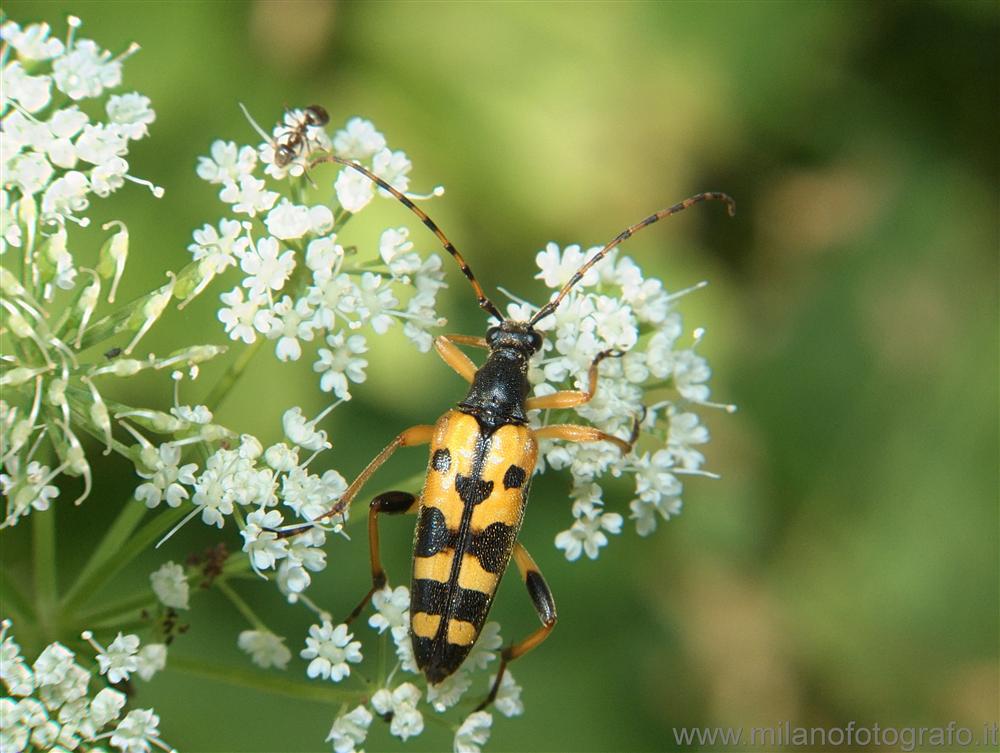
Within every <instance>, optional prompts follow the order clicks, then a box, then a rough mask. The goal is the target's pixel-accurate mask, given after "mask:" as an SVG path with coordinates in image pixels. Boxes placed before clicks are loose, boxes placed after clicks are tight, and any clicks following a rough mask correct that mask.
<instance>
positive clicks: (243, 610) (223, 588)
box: [215, 578, 271, 632]
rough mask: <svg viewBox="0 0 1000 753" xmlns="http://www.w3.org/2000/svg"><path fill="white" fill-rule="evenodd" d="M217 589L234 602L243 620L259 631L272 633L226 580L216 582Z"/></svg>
mask: <svg viewBox="0 0 1000 753" xmlns="http://www.w3.org/2000/svg"><path fill="white" fill-rule="evenodd" d="M215 587H216V588H218V589H219V591H220V593H222V594H223V595H224V596H225V597H226V598H227V599H229V601H231V602H232V604H233V606H234V607H236V609H237V610H238V611H239V613H240V614H242V615H243V618H244V619H245V620H246V621H247V622H249V623H250V624H251V625H253V626H254V627H255V628H256V629H257V630H263V631H266V632H271V631H270V630H268V627H267V625H265V624H264V623H263V622H262V621H261V619H260V617H258V616H257V615H256V614H254V611H253V610H252V609H251V608H250V605H249V604H247V603H246V602H245V601H244V600H243V598H242V597H241V596H240V595H239V594H238V593H236V592H235V591H234V590H233V589H232V587H231V586H230V585H229V584H228V583H226V581H225V580H223V579H221V578H220V579H219V580H216V581H215Z"/></svg>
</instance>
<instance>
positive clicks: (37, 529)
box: [31, 507, 59, 635]
mask: <svg viewBox="0 0 1000 753" xmlns="http://www.w3.org/2000/svg"><path fill="white" fill-rule="evenodd" d="M31 532H32V554H33V557H34V563H33V564H34V567H33V573H34V581H35V584H34V585H35V596H36V599H37V602H36V603H37V604H38V622H39V627H40V628H41V629H42V632H43V634H46V635H54V634H55V628H56V626H55V625H54V624H53V622H54V620H55V617H56V614H55V606H56V603H57V602H58V600H59V586H58V582H57V576H56V511H55V507H52V508H50V509H49V510H47V511H44V512H36V513H35V514H34V515H32V516H31Z"/></svg>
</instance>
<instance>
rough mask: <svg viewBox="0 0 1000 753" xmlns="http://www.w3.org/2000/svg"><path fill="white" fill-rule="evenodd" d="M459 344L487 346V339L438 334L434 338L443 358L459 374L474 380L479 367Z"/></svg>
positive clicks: (463, 377) (469, 380) (468, 379)
mask: <svg viewBox="0 0 1000 753" xmlns="http://www.w3.org/2000/svg"><path fill="white" fill-rule="evenodd" d="M459 345H472V346H473V347H476V348H485V347H487V345H486V340H484V339H483V338H481V337H473V336H472V335H438V336H437V337H435V338H434V349H435V350H436V351H437V352H438V355H439V356H441V359H442V360H443V361H444V362H445V363H446V364H448V365H449V366H451V368H453V369H454V370H455V371H456V372H458V375H459V376H461V377H462V379H464V380H465V381H467V382H472V379H473V377H475V376H476V371H478V367H477V366H476V364H474V363H473V362H472V359H471V358H469V357H468V356H467V355H465V353H463V352H462V351H461V350H459V349H458V346H459Z"/></svg>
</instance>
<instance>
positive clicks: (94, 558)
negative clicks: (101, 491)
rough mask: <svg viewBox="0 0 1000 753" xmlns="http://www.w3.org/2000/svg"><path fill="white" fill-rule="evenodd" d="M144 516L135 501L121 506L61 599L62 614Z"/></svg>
mask: <svg viewBox="0 0 1000 753" xmlns="http://www.w3.org/2000/svg"><path fill="white" fill-rule="evenodd" d="M145 514H146V507H145V506H144V505H142V504H140V503H139V502H136V501H135V500H129V501H128V502H127V503H125V505H123V506H122V508H121V511H120V512H119V513H118V517H117V518H115V522H114V523H112V524H111V527H110V528H109V529H108V530H107V532H106V533H105V534H104V538H103V539H101V543H100V544H98V545H97V547H96V548H95V549H94V550H93V551H92V552H91V553H90V558H89V559H88V560H87V563H86V564H85V565H84V566H83V570H81V571H80V574H79V576H77V579H76V582H75V583H73V585H72V586H71V587H70V589H69V591H68V592H67V593H66V595H65V596H64V597H63V611H64V612H65V611H66V609H67V608H68V606H69V605H70V604H71V603H72V604H75V603H76V599H77V595H78V593H79V591H80V589H81V588H83V586H84V585H85V584H86V583H87V582H88V581H90V580H91V579H93V578H94V577H95V576H96V575H97V573H98V571H99V570H100V569H101V567H102V566H103V565H104V564H105V563H107V562H108V561H109V560H111V559H112V558H113V557H115V556H116V555H117V553H118V552H119V550H120V549H121V548H122V545H123V544H124V543H125V542H126V541H127V540H128V538H129V536H131V535H132V533H133V532H134V531H135V529H136V528H137V527H138V526H139V522H140V521H141V520H142V518H143V516H144V515H145Z"/></svg>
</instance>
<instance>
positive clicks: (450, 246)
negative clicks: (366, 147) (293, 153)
mask: <svg viewBox="0 0 1000 753" xmlns="http://www.w3.org/2000/svg"><path fill="white" fill-rule="evenodd" d="M323 162H339V163H340V164H341V165H345V166H347V167H351V168H353V169H355V170H357V171H358V172H359V173H361V174H362V175H364V176H365V177H366V178H368V180H370V181H372V182H373V183H375V184H376V185H377V186H378V187H379V188H382V189H384V190H386V191H388V192H389V193H391V194H392V195H393V196H395V197H396V199H397V200H398V201H399V202H400V203H401V204H403V206H405V207H406V208H407V209H409V210H410V211H411V212H413V213H414V214H415V215H417V217H419V218H420V221H421V222H422V223H424V225H426V226H427V227H428V228H429V229H430V231H431V232H432V233H434V235H436V236H437V238H438V240H439V241H441V245H442V246H444V249H445V251H447V252H448V253H449V254H451V255H452V257H453V258H454V259H455V261H456V262H458V266H459V267H461V269H462V272H463V274H465V276H466V278H467V279H468V280H469V284H470V285H472V289H473V290H474V291H475V293H476V299H477V300H478V302H479V307H480V308H481V309H483V310H484V311H486V312H488V313H490V314H492V315H493V316H495V317H496V318H497V319H499V320H500V321H503V320H504V318H505V317H504V315H503V314H501V313H500V310H499V309H498V308H497V307H496V306H495V305H494V304H493V301H491V300H490V299H489V298H487V297H486V293H484V292H483V286H482V285H480V284H479V280H477V279H476V276H475V275H474V274H473V273H472V269H471V268H470V267H469V265H468V264H467V263H466V261H465V259H464V258H462V255H461V254H460V253H458V249H457V248H455V244H454V243H452V242H451V241H450V240H448V236H446V235H445V234H444V231H443V230H441V228H439V227H438V226H437V224H436V223H435V222H434V220H432V219H431V218H430V217H428V216H427V214H426V213H425V212H424V210H422V209H420V208H419V207H418V206H417V205H416V204H414V203H413V202H412V201H411V200H410V198H409V197H408V196H407V195H406V194H404V193H403V192H402V191H400V190H398V189H397V188H394V187H393V186H392V185H390V184H389V183H388V182H387V181H385V180H383V179H382V178H380V177H378V176H377V175H376V174H375V173H373V172H372V171H371V170H369V169H368V168H367V167H364V166H363V165H359V164H358V163H357V162H353V161H351V160H349V159H344V158H343V157H338V156H336V155H335V154H326V155H323V156H322V157H319V158H317V159H316V160H314V161H313V162H312V164H310V165H309V167H310V168H313V167H315V166H316V165H319V164H322V163H323Z"/></svg>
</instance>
